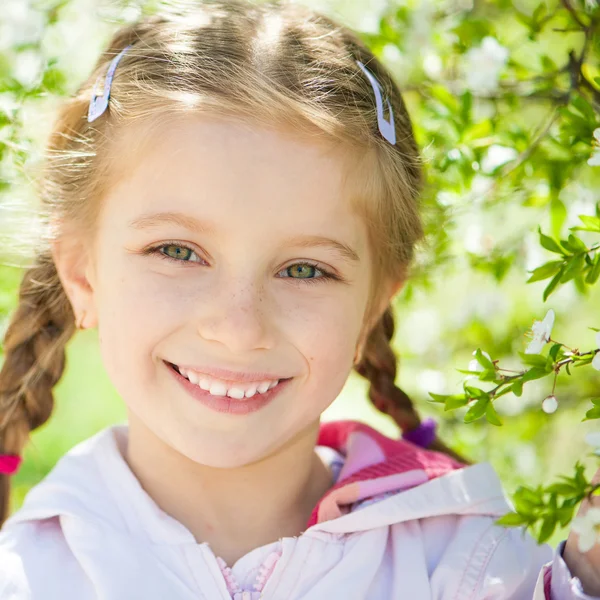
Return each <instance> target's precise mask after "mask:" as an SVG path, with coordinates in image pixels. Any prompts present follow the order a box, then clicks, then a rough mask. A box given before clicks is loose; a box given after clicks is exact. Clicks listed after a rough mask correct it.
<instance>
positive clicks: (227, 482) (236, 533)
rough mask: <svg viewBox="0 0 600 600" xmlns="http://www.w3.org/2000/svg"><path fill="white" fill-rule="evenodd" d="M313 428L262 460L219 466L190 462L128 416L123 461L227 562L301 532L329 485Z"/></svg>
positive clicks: (166, 507) (162, 504)
mask: <svg viewBox="0 0 600 600" xmlns="http://www.w3.org/2000/svg"><path fill="white" fill-rule="evenodd" d="M318 427H319V424H318V422H317V423H314V424H312V425H311V426H310V427H309V428H307V429H305V430H304V431H302V432H301V433H300V434H299V435H298V436H296V437H295V438H294V439H293V440H292V441H291V442H289V443H288V444H287V445H286V446H285V447H284V448H283V449H282V450H280V451H279V452H277V453H276V454H274V455H272V456H270V457H268V458H266V459H263V460H262V461H260V462H257V463H254V464H251V465H247V466H244V467H240V468H234V469H217V468H212V467H207V466H205V465H201V464H198V463H196V462H193V461H191V460H190V459H189V458H187V457H185V456H183V455H182V454H180V453H179V452H177V451H176V450H174V449H173V448H171V447H170V446H168V445H167V444H165V443H164V442H163V441H162V440H161V439H160V438H158V437H157V436H156V435H155V434H154V433H153V432H152V431H150V430H149V429H147V428H146V427H145V425H144V424H143V423H142V422H141V421H140V420H139V419H137V418H136V417H135V415H133V414H131V413H130V414H129V440H128V446H127V452H126V456H124V458H125V460H126V461H127V463H128V464H129V467H130V469H131V470H132V472H133V473H134V474H135V476H136V477H137V478H138V480H139V481H140V483H141V485H142V487H143V488H144V489H145V491H146V492H147V493H148V494H149V496H150V497H151V498H152V499H153V500H154V501H155V502H156V503H157V504H158V506H159V507H160V508H161V509H162V510H164V511H165V512H166V513H168V514H169V515H171V516H172V517H173V518H175V519H177V520H178V521H179V522H180V523H182V524H183V525H184V526H185V527H187V528H188V529H189V531H190V532H191V533H192V534H193V535H194V537H195V538H196V540H197V541H198V542H199V543H202V542H207V543H208V544H209V545H210V547H211V549H212V551H213V552H214V553H215V555H217V556H220V557H221V558H223V560H224V561H225V562H226V563H227V564H228V565H230V566H231V565H233V564H234V563H235V562H236V561H237V560H238V559H239V558H241V557H242V556H244V555H245V554H247V553H248V552H250V551H251V550H253V549H254V548H258V547H259V546H263V545H265V544H268V543H270V542H274V541H277V540H278V539H279V538H282V537H292V536H297V535H300V534H301V533H302V531H304V529H305V528H306V523H307V522H308V519H309V517H310V514H311V512H312V510H313V508H314V507H315V505H316V503H317V502H318V500H319V499H320V498H321V497H322V496H323V494H324V493H325V492H326V491H327V490H328V489H329V488H330V487H331V485H332V484H333V481H332V475H331V473H330V471H329V470H328V468H327V467H326V466H325V465H324V464H323V462H322V461H321V459H320V458H319V457H318V455H317V454H316V453H315V450H314V447H315V444H316V439H317V434H318Z"/></svg>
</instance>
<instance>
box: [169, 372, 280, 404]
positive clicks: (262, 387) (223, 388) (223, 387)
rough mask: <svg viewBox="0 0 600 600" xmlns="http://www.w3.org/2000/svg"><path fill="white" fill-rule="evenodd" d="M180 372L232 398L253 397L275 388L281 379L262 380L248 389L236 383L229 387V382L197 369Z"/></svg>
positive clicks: (212, 391) (213, 390)
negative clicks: (212, 377) (216, 379)
mask: <svg viewBox="0 0 600 600" xmlns="http://www.w3.org/2000/svg"><path fill="white" fill-rule="evenodd" d="M179 372H180V373H181V374H182V375H183V376H184V377H185V378H187V379H188V380H189V381H191V382H192V383H193V384H195V385H197V386H199V387H200V388H201V389H203V390H205V391H207V392H210V393H211V394H212V395H213V396H229V397H230V398H235V399H236V400H241V399H242V398H252V396H254V395H255V394H257V393H259V394H264V393H265V392H267V391H268V390H270V389H273V388H274V387H275V386H276V385H277V384H278V383H279V379H276V380H275V381H261V382H260V383H258V384H252V385H251V386H250V387H249V388H248V389H243V388H241V387H238V386H235V385H234V386H232V387H230V388H228V387H227V384H225V383H223V382H222V381H215V380H214V379H209V378H208V377H206V376H202V375H201V374H200V373H196V372H195V371H190V370H188V369H183V368H180V369H179Z"/></svg>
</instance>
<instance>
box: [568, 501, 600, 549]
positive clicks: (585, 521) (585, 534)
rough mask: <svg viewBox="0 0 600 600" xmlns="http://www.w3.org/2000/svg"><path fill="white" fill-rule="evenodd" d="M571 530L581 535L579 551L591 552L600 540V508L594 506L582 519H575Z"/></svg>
mask: <svg viewBox="0 0 600 600" xmlns="http://www.w3.org/2000/svg"><path fill="white" fill-rule="evenodd" d="M571 529H572V530H573V531H574V532H575V533H577V534H578V535H579V542H578V547H579V551H580V552H581V553H585V552H588V551H589V550H591V549H592V548H593V547H594V545H595V544H596V543H597V542H598V541H599V539H600V537H599V535H598V534H599V533H600V508H596V507H593V506H592V507H591V508H589V509H588V511H587V512H586V513H585V515H583V516H582V517H575V518H574V519H573V521H572V523H571Z"/></svg>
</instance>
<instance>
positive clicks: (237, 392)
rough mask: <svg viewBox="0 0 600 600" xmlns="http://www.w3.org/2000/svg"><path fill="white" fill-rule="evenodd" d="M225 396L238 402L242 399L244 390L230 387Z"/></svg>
mask: <svg viewBox="0 0 600 600" xmlns="http://www.w3.org/2000/svg"><path fill="white" fill-rule="evenodd" d="M211 394H212V392H211ZM227 395H228V396H229V397H230V398H237V399H238V400H240V399H241V398H243V397H244V390H241V389H240V388H236V387H232V388H230V389H229V390H228V391H227Z"/></svg>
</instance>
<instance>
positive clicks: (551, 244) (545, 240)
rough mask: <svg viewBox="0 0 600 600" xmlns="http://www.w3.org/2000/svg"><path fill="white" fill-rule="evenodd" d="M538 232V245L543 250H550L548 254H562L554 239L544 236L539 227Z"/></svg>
mask: <svg viewBox="0 0 600 600" xmlns="http://www.w3.org/2000/svg"><path fill="white" fill-rule="evenodd" d="M538 232H539V234H540V244H541V245H542V247H543V248H546V250H550V252H555V253H556V254H564V252H563V249H562V248H561V247H560V246H559V245H558V242H557V241H556V240H555V239H554V238H551V237H550V236H548V235H544V234H543V233H542V230H541V229H540V228H539V227H538Z"/></svg>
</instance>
